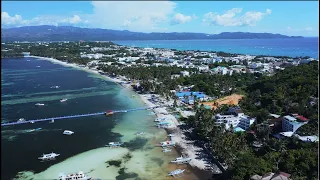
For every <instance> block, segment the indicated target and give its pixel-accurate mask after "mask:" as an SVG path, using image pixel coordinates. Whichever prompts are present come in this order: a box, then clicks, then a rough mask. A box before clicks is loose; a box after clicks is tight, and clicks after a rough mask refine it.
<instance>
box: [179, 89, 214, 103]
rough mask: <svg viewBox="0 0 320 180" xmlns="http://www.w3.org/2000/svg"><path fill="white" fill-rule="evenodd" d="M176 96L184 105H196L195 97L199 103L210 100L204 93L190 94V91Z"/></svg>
mask: <svg viewBox="0 0 320 180" xmlns="http://www.w3.org/2000/svg"><path fill="white" fill-rule="evenodd" d="M176 96H177V97H178V98H179V99H180V100H181V101H182V102H184V103H187V104H194V96H195V98H197V99H198V100H199V101H204V100H207V99H208V96H207V95H205V94H204V93H202V92H190V91H183V92H177V93H176Z"/></svg>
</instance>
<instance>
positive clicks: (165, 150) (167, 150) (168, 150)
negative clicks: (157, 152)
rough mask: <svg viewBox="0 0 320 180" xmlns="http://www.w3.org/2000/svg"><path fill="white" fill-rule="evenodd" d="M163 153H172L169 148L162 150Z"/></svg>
mask: <svg viewBox="0 0 320 180" xmlns="http://www.w3.org/2000/svg"><path fill="white" fill-rule="evenodd" d="M162 152H164V153H167V152H171V149H169V148H163V149H162Z"/></svg>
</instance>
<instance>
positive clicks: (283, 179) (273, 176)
mask: <svg viewBox="0 0 320 180" xmlns="http://www.w3.org/2000/svg"><path fill="white" fill-rule="evenodd" d="M290 176H291V175H290V174H288V173H284V172H278V173H272V172H269V173H267V174H265V175H263V176H259V175H257V174H256V175H254V176H252V177H251V178H250V179H251V180H290V178H289V177H290Z"/></svg>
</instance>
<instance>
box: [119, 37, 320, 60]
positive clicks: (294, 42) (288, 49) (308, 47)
mask: <svg viewBox="0 0 320 180" xmlns="http://www.w3.org/2000/svg"><path fill="white" fill-rule="evenodd" d="M318 40H319V39H318V38H298V39H217V40H152V41H115V43H117V44H120V45H126V46H134V47H153V48H169V49H178V50H200V51H223V52H229V53H239V54H250V55H272V56H290V57H296V56H310V57H313V58H318V49H319V46H318Z"/></svg>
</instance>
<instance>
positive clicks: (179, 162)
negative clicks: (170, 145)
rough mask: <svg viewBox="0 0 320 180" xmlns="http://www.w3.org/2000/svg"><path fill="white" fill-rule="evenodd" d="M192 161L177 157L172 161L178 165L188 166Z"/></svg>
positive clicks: (187, 158)
mask: <svg viewBox="0 0 320 180" xmlns="http://www.w3.org/2000/svg"><path fill="white" fill-rule="evenodd" d="M191 160H192V159H191V158H189V157H182V156H180V157H177V158H176V159H175V160H173V161H171V162H172V163H176V164H186V163H189V162H190V161H191Z"/></svg>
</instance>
